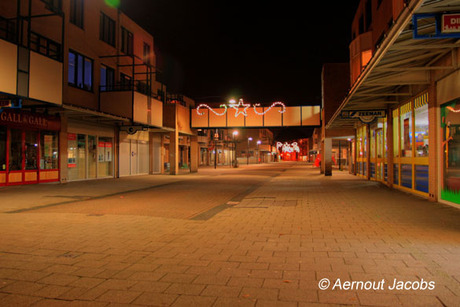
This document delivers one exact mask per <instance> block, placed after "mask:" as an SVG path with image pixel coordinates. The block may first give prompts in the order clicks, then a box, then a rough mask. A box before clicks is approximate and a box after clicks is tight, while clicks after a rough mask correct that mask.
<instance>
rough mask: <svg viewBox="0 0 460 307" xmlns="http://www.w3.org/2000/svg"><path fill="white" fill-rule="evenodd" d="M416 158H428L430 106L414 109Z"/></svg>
mask: <svg viewBox="0 0 460 307" xmlns="http://www.w3.org/2000/svg"><path fill="white" fill-rule="evenodd" d="M414 113H415V156H416V157H428V104H425V105H423V106H421V107H419V108H416V109H414Z"/></svg>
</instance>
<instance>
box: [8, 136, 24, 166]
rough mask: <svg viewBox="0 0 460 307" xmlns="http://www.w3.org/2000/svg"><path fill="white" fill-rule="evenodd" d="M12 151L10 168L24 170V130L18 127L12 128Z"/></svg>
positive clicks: (10, 153)
mask: <svg viewBox="0 0 460 307" xmlns="http://www.w3.org/2000/svg"><path fill="white" fill-rule="evenodd" d="M10 139H11V141H10V152H9V157H10V159H9V160H10V161H9V170H10V171H20V170H22V157H23V155H22V131H21V130H17V129H11V130H10Z"/></svg>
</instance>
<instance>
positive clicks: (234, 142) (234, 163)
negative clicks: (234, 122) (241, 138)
mask: <svg viewBox="0 0 460 307" xmlns="http://www.w3.org/2000/svg"><path fill="white" fill-rule="evenodd" d="M232 135H233V163H232V164H233V167H237V166H238V163H237V160H236V140H235V137H236V136H237V135H238V130H234V131H233V133H232Z"/></svg>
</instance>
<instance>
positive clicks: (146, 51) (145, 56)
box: [144, 43, 150, 64]
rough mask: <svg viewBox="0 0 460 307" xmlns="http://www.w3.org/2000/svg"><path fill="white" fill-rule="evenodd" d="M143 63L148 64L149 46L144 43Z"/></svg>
mask: <svg viewBox="0 0 460 307" xmlns="http://www.w3.org/2000/svg"><path fill="white" fill-rule="evenodd" d="M144 63H145V64H150V45H149V44H147V43H144Z"/></svg>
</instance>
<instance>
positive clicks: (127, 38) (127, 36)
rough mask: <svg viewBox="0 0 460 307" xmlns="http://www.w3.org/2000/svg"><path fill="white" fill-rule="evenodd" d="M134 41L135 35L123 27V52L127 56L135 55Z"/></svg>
mask: <svg viewBox="0 0 460 307" xmlns="http://www.w3.org/2000/svg"><path fill="white" fill-rule="evenodd" d="M133 39H134V36H133V33H131V32H129V31H128V30H126V29H125V28H123V27H121V52H124V53H126V54H133V46H134V41H133Z"/></svg>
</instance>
